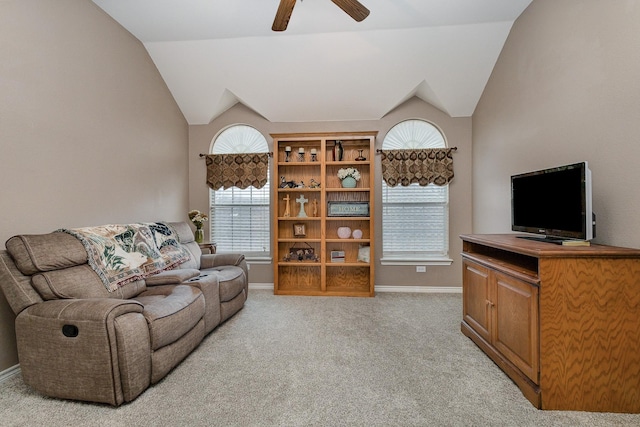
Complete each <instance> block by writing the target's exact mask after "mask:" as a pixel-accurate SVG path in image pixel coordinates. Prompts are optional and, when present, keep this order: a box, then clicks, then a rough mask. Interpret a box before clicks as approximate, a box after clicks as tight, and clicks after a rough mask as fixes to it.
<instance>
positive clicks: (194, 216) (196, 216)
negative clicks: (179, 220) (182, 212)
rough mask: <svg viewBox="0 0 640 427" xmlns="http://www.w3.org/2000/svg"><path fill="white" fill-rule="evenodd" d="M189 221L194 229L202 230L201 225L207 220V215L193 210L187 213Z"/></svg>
mask: <svg viewBox="0 0 640 427" xmlns="http://www.w3.org/2000/svg"><path fill="white" fill-rule="evenodd" d="M189 219H190V220H191V222H193V224H194V225H195V226H196V228H202V225H203V224H204V223H205V222H207V221H208V220H209V217H208V216H207V214H205V213H202V212H200V211H199V210H197V209H194V210H192V211H189Z"/></svg>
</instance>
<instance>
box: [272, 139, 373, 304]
mask: <svg viewBox="0 0 640 427" xmlns="http://www.w3.org/2000/svg"><path fill="white" fill-rule="evenodd" d="M376 135H377V132H346V133H299V134H272V135H271V136H272V137H273V147H274V158H275V161H274V169H275V170H274V174H273V176H274V177H275V179H276V180H277V185H275V186H274V190H273V191H274V197H273V199H272V200H273V202H272V211H273V230H274V236H273V254H274V257H275V258H276V259H275V262H274V292H275V294H277V295H327V296H328V295H335V296H373V295H374V268H373V262H372V261H373V259H374V258H373V256H374V239H373V232H374V214H373V213H374V196H373V194H374V193H373V188H374V167H373V161H372V160H373V156H374V154H375V138H376ZM338 141H340V144H341V145H342V148H343V155H342V159H341V160H339V159H337V158H335V157H334V147H336V145H337V144H338ZM287 147H289V148H290V150H291V151H290V152H289V153H290V154H289V157H288V161H287V152H286V149H287ZM300 149H302V150H303V151H304V155H303V156H302V157H301V156H300ZM312 150H313V152H315V157H313V159H312ZM359 157H360V159H359ZM361 157H364V158H365V160H362V159H361ZM341 168H355V169H357V170H358V171H359V172H360V174H361V179H360V180H359V181H358V182H357V184H356V187H355V188H343V187H342V183H341V181H340V179H339V178H338V171H339V170H340V169H341ZM282 177H283V178H282ZM282 180H284V183H289V184H288V186H287V185H284V184H282ZM283 185H284V186H283ZM291 185H295V188H290V186H291ZM301 197H302V198H303V199H300V198H301ZM286 199H288V201H287V200H286ZM296 200H306V201H305V202H304V211H305V214H306V216H299V213H300V207H301V204H300V203H299V202H297V201H296ZM287 204H288V205H289V211H288V212H287ZM330 205H332V206H333V207H334V208H336V207H345V206H347V207H353V209H354V212H351V213H347V214H345V215H344V216H335V212H334V213H332V212H329V206H330ZM365 208H368V213H367V214H366V215H364V214H362V212H360V211H358V212H356V210H362V209H365ZM343 227H348V228H350V229H351V231H352V232H353V231H354V230H360V231H361V233H362V235H361V236H359V237H358V238H354V237H353V234H352V235H350V236H349V237H348V238H340V237H339V236H338V229H340V228H343ZM300 231H303V234H304V235H300V233H299V232H300ZM292 248H299V249H301V251H302V252H301V253H302V255H300V256H301V257H302V259H295V257H290V256H289V254H290V253H291V252H292ZM310 250H313V255H314V256H315V257H317V259H309V257H310V254H309V252H310ZM332 251H337V252H344V261H343V262H332V258H331V253H332ZM366 251H368V259H369V262H366V261H363V258H364V256H363V255H364V254H365V253H366ZM340 260H341V261H342V258H340Z"/></svg>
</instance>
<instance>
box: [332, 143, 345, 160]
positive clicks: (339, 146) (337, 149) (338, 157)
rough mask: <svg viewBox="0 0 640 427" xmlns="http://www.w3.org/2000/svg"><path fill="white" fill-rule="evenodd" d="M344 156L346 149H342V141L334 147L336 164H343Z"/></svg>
mask: <svg viewBox="0 0 640 427" xmlns="http://www.w3.org/2000/svg"><path fill="white" fill-rule="evenodd" d="M343 155H344V148H342V141H336V143H335V145H334V146H333V160H334V161H336V162H341V161H342V157H343Z"/></svg>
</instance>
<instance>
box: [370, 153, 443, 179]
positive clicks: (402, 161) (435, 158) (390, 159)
mask: <svg viewBox="0 0 640 427" xmlns="http://www.w3.org/2000/svg"><path fill="white" fill-rule="evenodd" d="M453 151H455V148H426V149H418V150H380V153H382V179H384V182H386V183H387V185H388V186H390V187H395V186H397V185H398V184H400V185H402V186H403V187H406V186H408V185H410V184H412V183H414V182H417V183H418V184H419V185H420V186H423V187H424V186H426V185H429V184H435V185H447V184H448V183H449V182H451V180H452V179H453V156H452V155H451V153H452V152H453Z"/></svg>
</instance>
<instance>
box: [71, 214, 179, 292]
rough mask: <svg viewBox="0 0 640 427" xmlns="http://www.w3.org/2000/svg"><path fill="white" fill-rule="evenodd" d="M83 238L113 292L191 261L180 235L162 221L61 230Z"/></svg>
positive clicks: (94, 264)
mask: <svg viewBox="0 0 640 427" xmlns="http://www.w3.org/2000/svg"><path fill="white" fill-rule="evenodd" d="M60 231H64V232H65V233H69V234H71V235H72V236H74V237H76V238H77V239H79V240H80V241H81V242H82V244H83V245H84V247H85V249H86V250H87V256H88V261H89V265H90V266H91V268H93V270H95V272H96V273H97V274H98V276H100V279H101V280H102V282H103V283H104V285H105V287H106V288H107V290H108V291H109V292H113V291H115V290H117V289H118V288H119V287H120V286H123V285H125V284H127V283H129V282H132V281H134V280H138V279H144V278H145V277H148V276H151V275H153V274H156V273H159V272H161V271H163V270H169V269H172V268H174V267H175V266H177V265H179V264H182V263H183V262H185V261H187V260H188V259H189V253H188V252H187V250H186V249H184V248H183V247H182V246H181V245H180V244H179V243H178V235H177V233H176V232H175V231H174V230H173V229H172V228H171V227H170V226H169V225H167V224H165V223H162V222H153V223H138V224H126V225H103V226H99V227H85V228H74V229H61V230H60Z"/></svg>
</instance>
